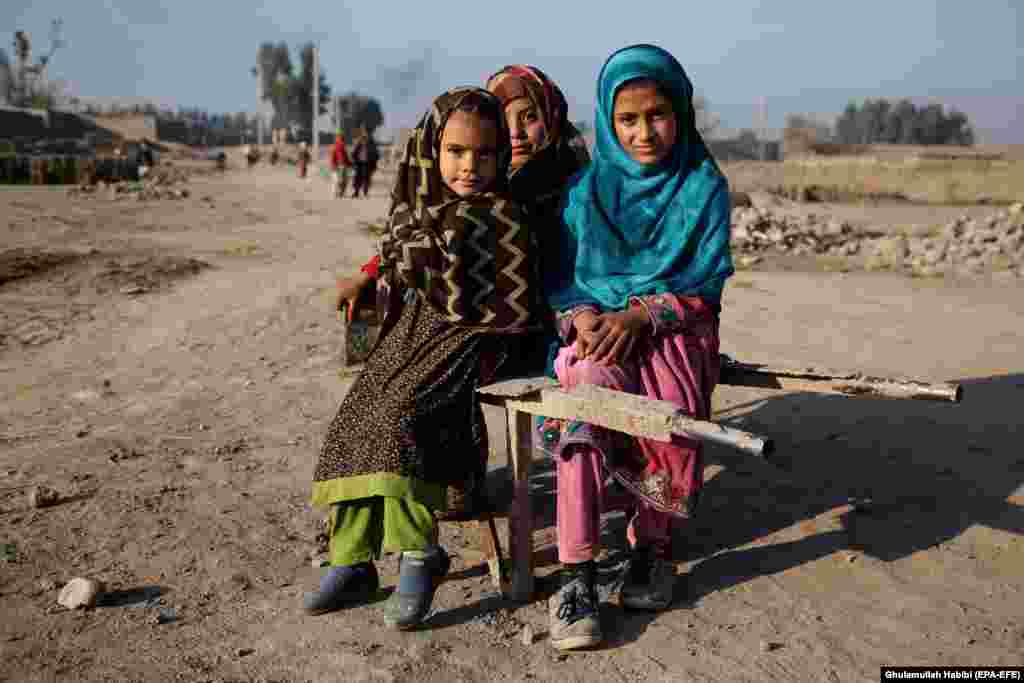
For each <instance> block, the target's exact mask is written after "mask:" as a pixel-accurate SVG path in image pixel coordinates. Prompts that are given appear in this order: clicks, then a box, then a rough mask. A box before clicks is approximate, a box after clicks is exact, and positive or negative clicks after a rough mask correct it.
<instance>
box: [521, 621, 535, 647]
mask: <svg viewBox="0 0 1024 683" xmlns="http://www.w3.org/2000/svg"><path fill="white" fill-rule="evenodd" d="M520 637H521V638H522V641H523V645H525V646H527V647H529V646H531V645H533V638H534V634H533V627H532V626H530V625H529V624H524V625H523V631H522V633H521V634H520Z"/></svg>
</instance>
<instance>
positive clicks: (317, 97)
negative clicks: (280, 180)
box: [313, 44, 320, 165]
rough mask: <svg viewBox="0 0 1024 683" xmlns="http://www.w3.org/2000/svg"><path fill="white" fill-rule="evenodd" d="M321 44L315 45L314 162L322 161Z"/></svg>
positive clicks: (315, 163)
mask: <svg viewBox="0 0 1024 683" xmlns="http://www.w3.org/2000/svg"><path fill="white" fill-rule="evenodd" d="M319 120H320V46H319V45H316V44H314V45H313V164H314V165H317V164H319V163H320V126H319Z"/></svg>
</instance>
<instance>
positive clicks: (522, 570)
mask: <svg viewBox="0 0 1024 683" xmlns="http://www.w3.org/2000/svg"><path fill="white" fill-rule="evenodd" d="M507 413H508V458H509V465H510V467H511V470H512V486H513V489H512V507H511V509H510V511H509V516H508V530H509V533H508V535H509V556H510V559H511V562H512V590H511V597H512V599H513V600H517V601H520V602H527V601H529V600H530V599H531V598H532V597H533V506H532V503H531V501H530V465H531V463H532V461H533V435H532V422H533V420H532V417H531V415H529V414H528V413H524V412H520V411H518V410H515V409H509V410H508V411H507Z"/></svg>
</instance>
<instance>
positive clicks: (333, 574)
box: [303, 562, 380, 614]
mask: <svg viewBox="0 0 1024 683" xmlns="http://www.w3.org/2000/svg"><path fill="white" fill-rule="evenodd" d="M379 588H380V576H379V575H378V574H377V567H376V566H374V564H373V563H372V562H360V563H359V564H350V565H346V566H344V567H331V568H330V569H329V570H327V573H326V574H324V577H323V578H322V579H321V580H320V589H319V590H317V591H316V592H314V593H306V595H305V596H304V599H303V606H304V607H305V609H306V611H307V612H308V613H310V614H324V613H326V612H333V611H334V610H337V609H341V608H342V607H344V606H346V605H350V604H352V603H356V602H361V601H364V600H367V599H369V598H370V596H372V595H373V594H374V593H376V592H377V590H378V589H379Z"/></svg>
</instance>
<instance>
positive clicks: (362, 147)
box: [352, 126, 379, 197]
mask: <svg viewBox="0 0 1024 683" xmlns="http://www.w3.org/2000/svg"><path fill="white" fill-rule="evenodd" d="M378 156H379V155H378V153H377V145H376V143H374V141H373V136H371V135H370V133H369V131H367V129H366V128H365V127H364V126H360V127H359V130H358V132H357V133H356V140H355V147H354V148H353V149H352V159H353V161H355V168H356V177H355V182H354V183H353V185H352V196H353V197H358V196H359V192H360V191H362V193H363V196H364V197H365V196H366V195H367V193H368V192H369V191H370V176H371V175H372V174H373V171H375V170H376V169H377V158H378Z"/></svg>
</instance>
